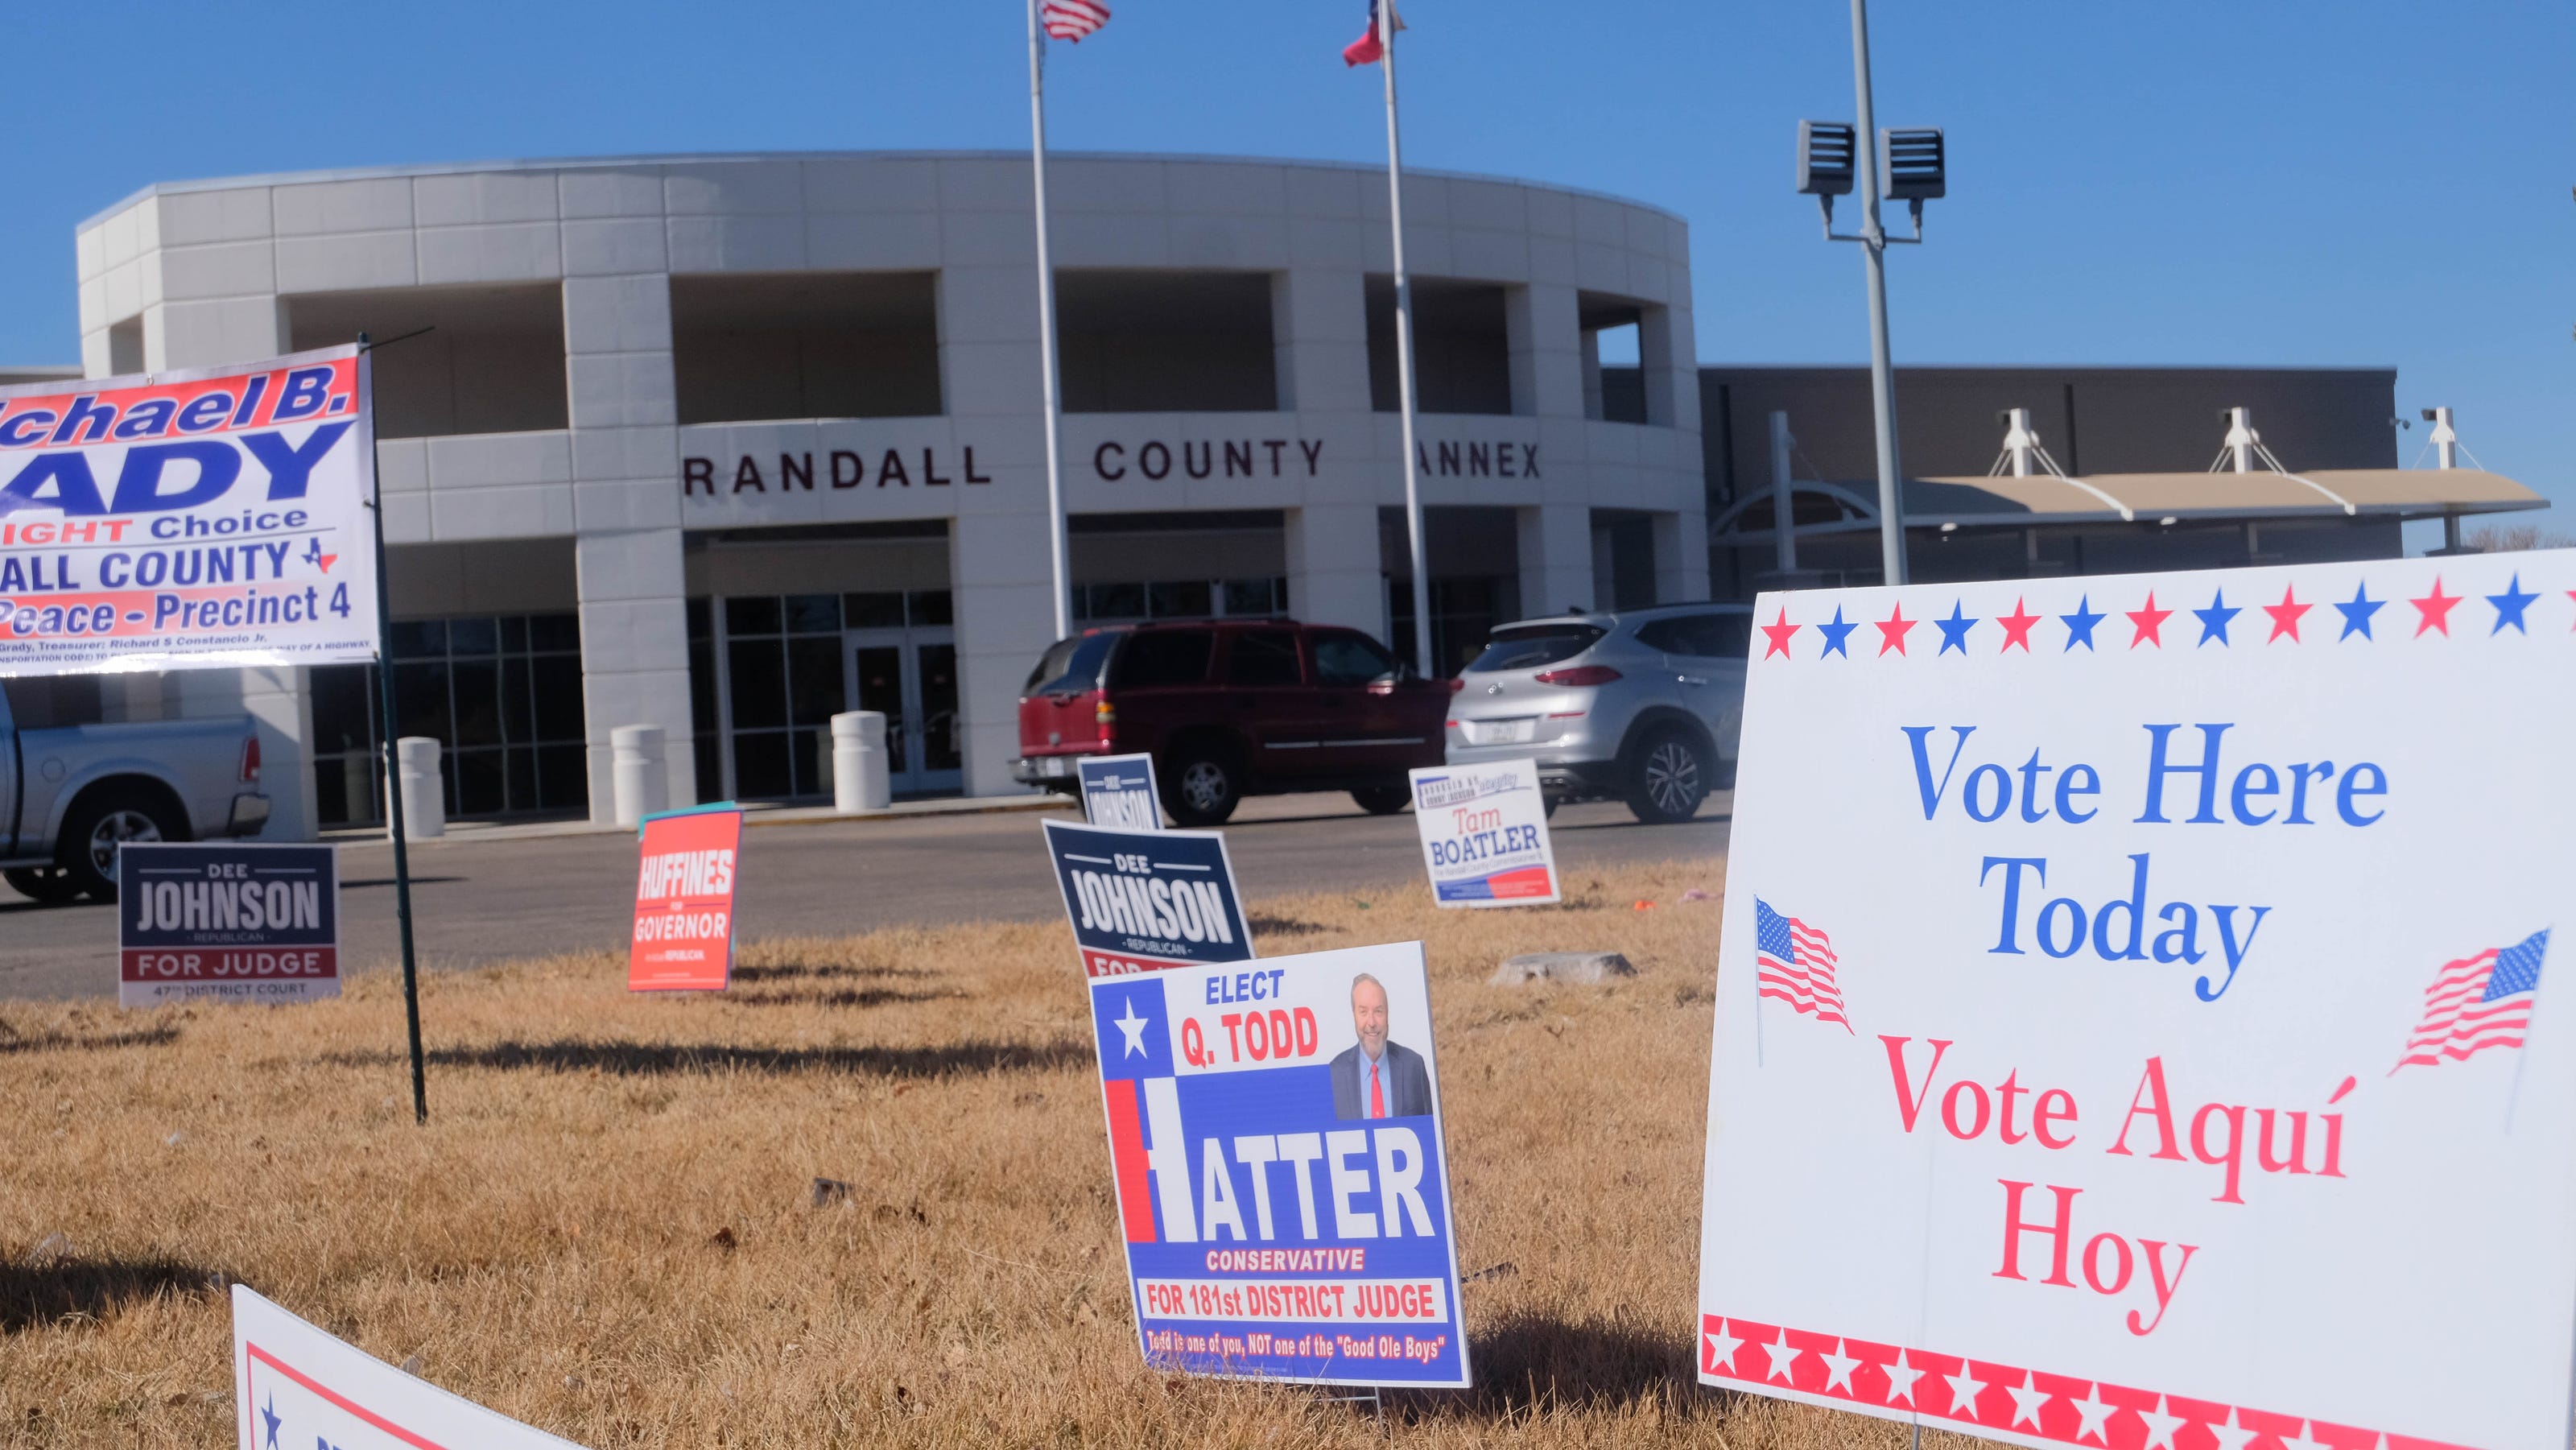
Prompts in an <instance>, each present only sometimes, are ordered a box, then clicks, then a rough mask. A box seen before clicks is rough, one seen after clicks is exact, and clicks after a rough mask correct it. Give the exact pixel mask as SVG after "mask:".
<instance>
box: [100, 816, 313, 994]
mask: <svg viewBox="0 0 2576 1450" xmlns="http://www.w3.org/2000/svg"><path fill="white" fill-rule="evenodd" d="M338 863H339V853H338V852H337V851H336V850H335V849H334V848H332V847H329V846H244V845H230V844H225V845H194V844H190V845H173V844H160V843H149V842H141V841H131V842H128V843H126V844H125V845H124V846H123V847H121V848H119V850H118V851H117V853H116V916H117V946H118V948H119V950H118V971H117V988H116V1001H117V1005H118V1006H120V1007H153V1006H158V1005H160V1004H162V1003H164V1002H196V1001H205V1000H214V1001H223V1002H305V1001H311V1000H312V999H314V998H317V997H336V996H338V995H340V881H339V873H338Z"/></svg>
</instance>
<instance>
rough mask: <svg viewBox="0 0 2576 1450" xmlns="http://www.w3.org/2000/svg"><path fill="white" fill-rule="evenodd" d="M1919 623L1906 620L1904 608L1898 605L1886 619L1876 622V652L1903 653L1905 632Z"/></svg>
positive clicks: (1914, 620)
mask: <svg viewBox="0 0 2576 1450" xmlns="http://www.w3.org/2000/svg"><path fill="white" fill-rule="evenodd" d="M1920 623H1922V621H1921V620H1916V619H1908V618H1906V617H1905V606H1904V605H1903V604H1902V603H1900V604H1898V605H1897V606H1896V609H1895V610H1894V612H1892V613H1890V614H1889V615H1888V616H1887V618H1885V619H1882V620H1880V621H1878V652H1879V653H1880V654H1885V653H1887V652H1888V651H1889V650H1894V651H1896V652H1897V653H1898V654H1903V653H1905V632H1906V631H1907V630H1909V629H1912V628H1913V627H1914V626H1915V625H1917V624H1920Z"/></svg>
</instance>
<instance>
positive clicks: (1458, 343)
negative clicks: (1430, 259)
mask: <svg viewBox="0 0 2576 1450" xmlns="http://www.w3.org/2000/svg"><path fill="white" fill-rule="evenodd" d="M1365 292H1366V303H1367V307H1368V350H1369V404H1370V406H1371V407H1373V408H1375V409H1376V410H1377V411H1378V412H1381V413H1392V412H1394V411H1396V410H1397V409H1398V408H1399V407H1401V406H1402V405H1403V404H1402V399H1403V392H1402V382H1401V379H1400V377H1399V376H1398V373H1397V369H1396V350H1395V279H1394V278H1393V277H1388V276H1371V277H1370V278H1369V279H1368V281H1367V283H1366V287H1365ZM1507 316H1508V307H1507V304H1506V299H1505V297H1504V293H1503V289H1502V288H1500V287H1498V286H1495V285H1494V284H1492V283H1490V282H1456V281H1450V280H1448V279H1446V278H1438V277H1417V278H1415V279H1414V280H1413V385H1414V389H1415V393H1414V406H1415V408H1416V410H1417V411H1420V412H1424V413H1486V414H1502V413H1509V412H1511V411H1512V350H1511V337H1510V329H1509V324H1508V323H1507V322H1506V320H1505V319H1506V317H1507Z"/></svg>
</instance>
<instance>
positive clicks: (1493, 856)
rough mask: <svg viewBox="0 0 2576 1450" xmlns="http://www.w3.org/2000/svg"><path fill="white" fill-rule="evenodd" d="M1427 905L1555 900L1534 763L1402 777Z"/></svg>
mask: <svg viewBox="0 0 2576 1450" xmlns="http://www.w3.org/2000/svg"><path fill="white" fill-rule="evenodd" d="M1408 779H1410V780H1411V782H1412V784H1413V823H1414V826H1415V828H1416V829H1417V830H1419V831H1420V832H1421V834H1422V860H1423V866H1424V869H1426V870H1428V871H1429V872H1430V873H1431V899H1432V900H1433V901H1435V902H1437V903H1438V904H1440V905H1442V906H1544V905H1546V904H1547V903H1549V902H1552V901H1555V900H1557V899H1558V898H1559V897H1560V896H1561V895H1562V894H1563V887H1562V886H1561V884H1560V883H1559V882H1558V880H1557V876H1556V849H1555V847H1554V846H1553V845H1552V844H1551V843H1550V842H1549V840H1548V836H1547V800H1546V798H1545V797H1544V796H1542V795H1540V794H1539V789H1538V762H1536V761H1534V760H1504V761H1497V762H1496V763H1494V764H1492V765H1436V766H1435V765H1426V766H1420V767H1417V768H1415V769H1414V770H1413V771H1411V772H1409V774H1408Z"/></svg>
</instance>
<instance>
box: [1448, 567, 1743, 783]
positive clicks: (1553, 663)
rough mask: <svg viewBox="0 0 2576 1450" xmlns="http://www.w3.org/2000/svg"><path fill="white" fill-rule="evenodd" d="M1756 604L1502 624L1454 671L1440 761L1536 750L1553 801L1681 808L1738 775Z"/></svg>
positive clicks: (1529, 754)
mask: <svg viewBox="0 0 2576 1450" xmlns="http://www.w3.org/2000/svg"><path fill="white" fill-rule="evenodd" d="M1752 634H1753V611H1752V610H1751V609H1750V608H1748V607H1746V606H1744V605H1740V604H1674V605H1665V606H1662V607H1659V608H1654V609H1623V610H1617V611H1614V612H1608V613H1600V614H1570V615H1566V616H1564V617H1562V618H1557V619H1531V620H1523V621H1522V622H1520V623H1518V624H1506V625H1504V626H1502V627H1501V628H1499V629H1496V630H1495V631H1494V632H1493V634H1492V635H1491V636H1489V637H1488V639H1487V642H1486V644H1485V652H1484V653H1483V654H1481V655H1478V656H1477V657H1476V660H1475V662H1474V663H1473V664H1470V665H1468V666H1467V669H1466V672H1465V673H1464V674H1461V675H1460V676H1459V677H1458V678H1457V679H1456V680H1455V681H1453V682H1452V688H1453V689H1455V690H1456V691H1457V694H1456V695H1455V697H1453V698H1452V700H1451V702H1450V706H1449V763H1450V764H1452V765H1471V764H1477V763H1480V762H1484V761H1490V760H1516V759H1529V760H1535V761H1537V762H1538V777H1539V788H1540V789H1541V790H1542V791H1544V792H1546V795H1547V803H1548V806H1549V807H1550V809H1553V808H1554V807H1555V806H1556V805H1557V804H1558V803H1559V802H1561V801H1568V800H1590V799H1597V798H1614V799H1619V800H1624V801H1626V802H1627V803H1628V809H1629V810H1631V811H1634V812H1635V813H1636V816H1637V819H1638V820H1641V821H1645V822H1648V823H1649V824H1656V825H1661V824H1666V823H1669V822H1673V821H1686V820H1689V819H1690V818H1691V817H1692V816H1693V815H1695V814H1697V813H1698V811H1699V804H1700V802H1701V801H1703V800H1706V799H1707V798H1708V793H1709V792H1710V791H1712V790H1727V789H1731V788H1733V786H1734V784H1735V749H1736V741H1737V737H1738V736H1739V735H1740V733H1741V732H1742V729H1743V725H1744V664H1745V655H1746V648H1747V645H1748V643H1749V641H1750V640H1751V638H1752Z"/></svg>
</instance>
